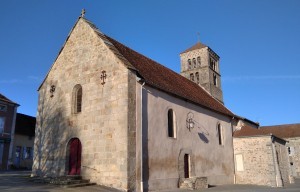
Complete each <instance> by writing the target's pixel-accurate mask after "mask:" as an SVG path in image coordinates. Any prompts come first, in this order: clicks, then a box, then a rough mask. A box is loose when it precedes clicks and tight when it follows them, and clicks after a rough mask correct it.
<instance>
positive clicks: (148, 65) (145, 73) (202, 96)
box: [106, 36, 234, 116]
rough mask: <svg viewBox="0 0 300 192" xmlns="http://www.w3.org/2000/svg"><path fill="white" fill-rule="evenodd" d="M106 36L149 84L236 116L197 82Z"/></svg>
mask: <svg viewBox="0 0 300 192" xmlns="http://www.w3.org/2000/svg"><path fill="white" fill-rule="evenodd" d="M106 38H107V39H108V40H109V41H110V42H111V43H112V44H113V45H114V46H115V47H116V49H117V50H118V51H119V52H120V54H122V55H123V56H124V57H125V58H126V59H127V60H128V61H129V62H130V64H131V65H132V66H133V67H134V68H135V69H136V70H137V72H138V73H139V74H140V75H141V76H142V77H143V78H144V80H145V81H146V83H147V84H148V85H151V86H153V87H155V88H158V89H160V90H162V91H165V92H167V93H171V94H174V95H176V96H179V97H181V98H184V99H187V100H189V101H192V102H194V103H197V104H199V105H202V106H204V107H206V108H209V109H211V110H214V111H216V112H219V113H222V114H225V115H229V116H234V114H233V113H232V112H231V111H229V110H228V109H227V108H226V107H225V106H224V105H223V104H221V103H220V102H218V101H217V100H216V99H214V98H213V97H212V96H211V95H209V93H207V92H206V91H205V90H204V89H203V88H201V87H200V86H199V85H197V84H196V83H194V82H192V81H190V80H188V79H186V78H185V77H183V76H181V75H179V74H178V73H176V72H174V71H172V70H170V69H168V68H166V67H164V66H163V65H161V64H159V63H157V62H155V61H153V60H151V59H149V58H147V57H145V56H143V55H141V54H140V53H138V52H136V51H134V50H132V49H130V48H128V47H126V46H125V45H123V44H121V43H119V42H118V41H116V40H114V39H113V38H111V37H108V36H106Z"/></svg>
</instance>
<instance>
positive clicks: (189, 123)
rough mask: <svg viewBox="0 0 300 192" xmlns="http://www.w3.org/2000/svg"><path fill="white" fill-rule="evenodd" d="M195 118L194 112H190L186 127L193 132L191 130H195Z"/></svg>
mask: <svg viewBox="0 0 300 192" xmlns="http://www.w3.org/2000/svg"><path fill="white" fill-rule="evenodd" d="M193 118H194V114H193V113H192V112H189V113H188V114H187V118H186V127H187V129H188V130H189V131H191V129H193V128H194V126H195V122H194V120H193Z"/></svg>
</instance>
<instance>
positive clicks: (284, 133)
mask: <svg viewBox="0 0 300 192" xmlns="http://www.w3.org/2000/svg"><path fill="white" fill-rule="evenodd" d="M270 134H272V135H275V136H277V137H279V138H292V137H300V124H290V125H276V126H263V127H260V128H258V129H256V128H253V127H250V126H244V127H242V129H241V130H239V131H235V132H234V134H233V136H234V137H246V136H257V135H270Z"/></svg>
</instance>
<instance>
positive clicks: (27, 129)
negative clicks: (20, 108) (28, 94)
mask: <svg viewBox="0 0 300 192" xmlns="http://www.w3.org/2000/svg"><path fill="white" fill-rule="evenodd" d="M35 122H36V118H35V117H32V116H29V115H24V114H21V113H17V118H16V128H15V134H19V135H26V136H34V135H35Z"/></svg>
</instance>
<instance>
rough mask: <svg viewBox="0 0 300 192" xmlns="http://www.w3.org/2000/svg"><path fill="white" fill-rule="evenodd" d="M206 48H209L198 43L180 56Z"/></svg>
mask: <svg viewBox="0 0 300 192" xmlns="http://www.w3.org/2000/svg"><path fill="white" fill-rule="evenodd" d="M205 47H208V46H207V45H204V44H202V43H200V42H198V43H196V44H195V45H193V46H192V47H191V48H188V49H187V50H185V51H183V52H181V53H180V54H182V53H186V52H189V51H193V50H197V49H202V48H205Z"/></svg>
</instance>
